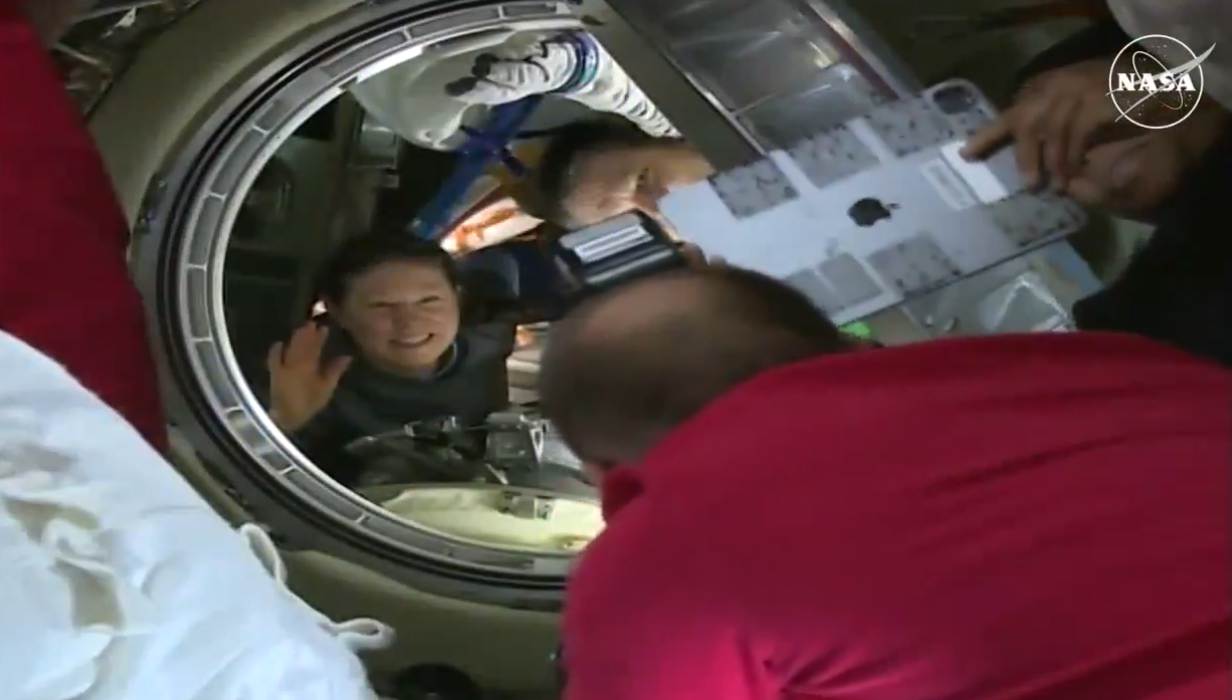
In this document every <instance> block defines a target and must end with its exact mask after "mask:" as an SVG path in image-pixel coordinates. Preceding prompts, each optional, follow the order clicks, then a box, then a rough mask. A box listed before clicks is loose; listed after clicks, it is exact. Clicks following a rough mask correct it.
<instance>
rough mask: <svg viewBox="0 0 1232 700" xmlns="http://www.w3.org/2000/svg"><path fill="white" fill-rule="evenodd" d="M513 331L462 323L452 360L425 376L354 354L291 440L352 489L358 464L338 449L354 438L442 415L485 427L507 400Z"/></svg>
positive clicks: (508, 327)
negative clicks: (384, 367) (322, 404)
mask: <svg viewBox="0 0 1232 700" xmlns="http://www.w3.org/2000/svg"><path fill="white" fill-rule="evenodd" d="M514 332H515V326H513V325H512V324H505V323H490V324H485V325H481V326H471V327H464V328H463V329H462V330H461V331H459V333H458V340H457V345H456V348H457V350H456V354H455V356H454V358H453V360H452V361H451V362H450V363H449V364H448V365H447V366H446V367H445V368H444V369H443V370H442V372H441V373H440V374H438V375H436V376H435V377H432V378H428V379H410V378H407V377H401V376H398V375H393V374H390V373H388V372H384V371H381V370H379V369H377V368H375V367H373V366H372V365H370V364H368V363H366V362H364V361H363V360H362V359H360V358H358V357H356V359H355V361H354V363H353V364H352V365H351V367H350V369H348V370H347V373H346V374H345V375H343V377H342V381H341V382H340V383H339V385H338V389H337V391H336V392H335V393H334V398H333V400H332V401H331V402H330V404H329V405H328V406H327V407H326V408H325V410H324V411H322V412H321V413H320V414H319V415H317V416H316V417H315V418H313V419H312V421H311V422H309V423H308V424H307V425H306V426H304V427H303V428H302V429H301V430H299V431H298V432H297V433H296V434H295V435H293V436H292V437H293V439H294V440H295V441H296V443H297V444H298V445H299V446H300V449H301V450H303V451H304V453H305V454H306V455H307V456H308V457H309V458H310V459H312V460H313V461H314V462H315V463H316V464H317V466H319V467H321V468H322V469H324V470H325V471H326V472H327V473H329V474H330V475H331V476H332V477H334V479H336V480H338V481H339V482H341V483H342V484H344V485H347V486H351V485H354V483H355V481H356V480H357V479H358V477H359V474H360V469H361V467H362V464H361V463H360V462H359V460H357V459H356V458H355V457H353V456H351V455H350V454H348V453H347V452H346V451H345V450H344V449H343V448H344V447H345V446H346V445H347V444H348V443H350V442H352V441H354V440H356V439H359V438H361V437H365V436H368V435H377V434H382V433H389V432H392V431H396V430H398V429H400V428H401V427H402V426H404V425H406V424H407V423H409V422H413V421H418V420H428V419H432V418H440V417H443V416H457V417H458V419H459V420H460V421H461V422H462V423H463V424H465V425H471V426H477V425H482V424H483V422H484V420H485V419H486V418H487V417H488V415H489V414H491V413H492V412H494V411H499V410H500V409H502V408H504V407H505V406H506V405H508V403H509V387H508V377H507V370H506V367H505V361H506V359H507V358H508V357H509V354H510V353H511V352H512V351H513V344H514Z"/></svg>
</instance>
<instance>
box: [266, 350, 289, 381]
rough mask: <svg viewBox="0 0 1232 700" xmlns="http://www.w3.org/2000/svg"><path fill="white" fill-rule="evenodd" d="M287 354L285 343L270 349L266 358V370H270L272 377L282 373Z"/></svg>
mask: <svg viewBox="0 0 1232 700" xmlns="http://www.w3.org/2000/svg"><path fill="white" fill-rule="evenodd" d="M285 353H286V345H285V344H284V343H274V346H273V347H271V348H270V349H269V354H268V355H266V356H265V369H267V370H269V373H270V376H273V375H275V374H278V373H279V372H281V371H282V361H283V357H284V355H285Z"/></svg>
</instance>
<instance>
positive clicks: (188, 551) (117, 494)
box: [0, 333, 392, 700]
mask: <svg viewBox="0 0 1232 700" xmlns="http://www.w3.org/2000/svg"><path fill="white" fill-rule="evenodd" d="M0 366H3V367H4V368H5V373H4V374H5V377H4V381H3V382H0V696H2V697H3V698H4V700H69V699H70V698H71V699H73V700H133V699H134V698H151V699H153V698H157V699H158V700H281V699H284V698H285V699H286V700H291V699H294V700H360V699H367V698H373V697H375V695H374V694H373V691H372V690H371V688H370V686H369V684H368V682H367V679H366V676H365V672H364V669H363V667H362V665H361V664H360V662H359V659H358V657H357V656H356V652H357V651H358V650H360V649H363V648H374V647H381V646H386V645H388V644H389V643H390V641H391V640H392V632H391V631H390V630H389V628H388V627H386V626H385V625H383V624H381V623H379V622H376V621H374V620H356V621H351V622H348V623H344V624H335V623H332V622H330V621H329V620H328V619H326V618H325V617H324V616H322V615H321V614H319V613H317V612H316V611H315V610H313V609H312V608H310V607H309V606H308V605H307V604H305V603H304V602H303V601H301V600H299V599H298V598H297V597H296V596H294V595H293V594H292V593H291V592H290V591H288V590H287V588H286V586H285V585H284V584H283V579H284V577H285V571H284V570H283V567H282V563H281V560H280V558H279V556H278V552H277V551H276V550H275V549H274V547H273V545H272V544H271V542H270V540H269V538H268V536H266V534H265V533H264V531H262V530H261V529H259V528H257V527H255V526H251V525H249V526H244V527H242V528H240V531H239V532H236V531H233V530H232V529H231V528H230V527H229V526H228V524H227V523H226V522H225V521H224V520H223V519H222V518H220V517H219V516H218V515H217V514H216V513H214V511H213V510H211V509H210V507H209V506H208V505H207V504H206V503H205V501H204V500H202V499H201V497H200V496H198V495H197V493H196V492H195V491H193V489H192V488H191V487H190V486H189V485H188V483H187V482H185V481H184V480H183V479H182V478H181V477H180V476H179V475H178V474H177V473H176V471H175V470H174V469H173V468H172V467H171V466H170V465H169V464H168V463H167V462H166V461H165V460H164V459H163V458H162V457H161V456H159V455H158V454H157V453H156V452H155V451H154V450H153V449H152V448H151V447H150V446H149V445H148V444H147V443H146V442H145V441H144V440H143V439H142V438H141V437H140V436H139V435H138V434H137V433H136V432H135V431H134V430H133V429H132V428H131V427H129V426H128V424H127V423H125V422H124V420H123V419H122V418H121V417H120V416H119V415H117V414H116V413H115V412H113V411H112V410H111V409H110V408H108V407H107V406H106V405H105V404H103V403H102V401H100V400H99V399H98V398H97V397H95V396H94V395H92V394H91V393H90V392H88V391H87V390H86V389H84V388H83V387H82V386H81V385H80V384H78V383H77V382H76V381H75V380H74V379H73V378H72V377H70V376H69V375H68V373H67V372H65V371H64V370H63V369H62V368H61V367H60V366H59V365H57V364H56V363H55V362H53V361H52V360H50V359H48V358H47V357H45V356H43V355H42V354H40V353H39V352H38V351H36V350H34V349H33V348H30V347H29V346H27V345H25V344H24V343H22V342H21V341H19V340H17V339H15V338H13V337H12V336H9V335H7V334H4V333H0Z"/></svg>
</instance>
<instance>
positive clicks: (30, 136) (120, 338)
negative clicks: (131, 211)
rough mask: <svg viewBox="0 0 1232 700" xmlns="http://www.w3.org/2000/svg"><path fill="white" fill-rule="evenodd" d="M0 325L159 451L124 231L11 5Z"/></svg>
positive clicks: (0, 146)
mask: <svg viewBox="0 0 1232 700" xmlns="http://www.w3.org/2000/svg"><path fill="white" fill-rule="evenodd" d="M0 94H3V95H4V105H3V107H0V211H3V220H2V221H3V223H2V224H0V226H3V228H2V229H0V328H3V329H4V330H5V331H7V332H9V333H11V334H13V335H14V336H16V337H18V338H20V339H21V340H23V341H25V342H26V343H29V344H30V345H32V346H34V347H35V348H37V349H38V350H40V351H42V352H43V353H45V354H47V355H48V356H50V357H52V358H53V359H55V360H56V361H58V362H60V363H61V364H63V365H64V366H65V368H66V369H67V370H68V371H69V372H70V373H71V374H72V375H73V376H74V377H76V379H77V380H78V381H80V382H81V383H82V384H83V385H84V386H85V387H86V388H87V389H89V390H90V391H92V392H94V393H95V394H97V395H98V396H99V397H100V398H102V399H103V401H105V402H106V403H107V404H109V405H110V406H111V407H112V408H114V409H115V410H116V411H118V412H119V413H120V414H121V415H122V416H123V417H124V418H125V419H127V420H128V421H129V422H130V423H132V424H133V426H134V427H136V428H137V430H139V431H140V432H141V434H142V435H144V436H145V438H146V439H147V440H149V441H150V442H151V443H152V444H154V446H155V447H157V448H159V449H164V448H165V447H166V441H167V438H166V424H165V419H164V416H163V410H162V405H161V402H160V400H159V393H158V385H157V374H156V372H155V368H154V361H153V357H152V355H151V352H150V348H149V345H148V340H147V336H146V329H145V323H144V320H145V316H144V314H145V310H144V307H143V305H142V302H141V297H140V296H139V295H138V293H137V290H136V288H135V287H134V286H133V284H132V282H131V281H130V279H129V276H128V264H127V258H126V251H127V245H128V226H127V222H126V221H125V219H124V215H123V213H122V212H121V211H120V207H119V205H118V203H117V202H116V199H115V194H114V192H113V191H112V189H111V183H110V181H109V179H108V176H107V173H106V171H105V169H104V167H103V163H102V159H101V158H100V157H99V155H98V152H97V150H96V149H95V147H94V143H93V142H92V140H91V138H90V135H89V133H88V132H87V131H86V129H85V127H84V125H83V124H82V120H81V118H80V116H79V115H78V113H77V110H76V108H75V107H74V106H73V104H72V101H71V100H70V99H69V98H68V96H67V94H66V93H65V90H64V86H63V85H62V84H61V83H60V79H59V76H58V75H57V73H56V70H55V68H54V67H53V65H52V63H51V61H50V60H49V59H48V57H47V55H46V52H45V50H44V48H43V46H42V44H41V43H40V41H39V38H38V36H37V35H36V34H35V31H34V29H33V28H32V27H31V26H30V25H29V24H28V23H26V22H25V20H24V19H23V17H22V15H21V11H20V8H19V6H18V3H16V2H14V1H13V0H0Z"/></svg>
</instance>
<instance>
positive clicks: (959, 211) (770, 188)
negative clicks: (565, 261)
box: [660, 81, 1086, 324]
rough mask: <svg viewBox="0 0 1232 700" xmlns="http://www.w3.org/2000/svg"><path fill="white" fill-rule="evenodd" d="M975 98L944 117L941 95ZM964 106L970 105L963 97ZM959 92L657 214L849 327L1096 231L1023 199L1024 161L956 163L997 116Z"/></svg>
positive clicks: (691, 191) (1076, 217)
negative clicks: (1020, 165) (1083, 231)
mask: <svg viewBox="0 0 1232 700" xmlns="http://www.w3.org/2000/svg"><path fill="white" fill-rule="evenodd" d="M956 87H957V88H958V89H959V90H965V91H968V95H967V96H966V98H965V100H966V102H963V101H961V100H960V101H959V103H960V107H964V109H962V110H955V109H954V107H953V106H952V104H953V102H954V100H953V99H950V100H949V102H950V105H951V106H949V107H948V109H949V111H950V112H951V113H949V114H947V113H946V111H945V110H943V109H942V108H941V107H940V106H939V104H938V103H940V102H942V101H941V100H939V99H934V96H935V95H937V94H938V93H939V91H943V90H948V91H949V93H948V97H949V98H953V97H954V95H955V92H954V90H955V88H956ZM960 96H961V95H960ZM991 114H992V110H991V108H989V107H988V105H987V101H986V100H984V99H983V97H982V96H980V95H979V93H978V92H977V91H976V90H975V88H974V87H973V86H971V85H970V84H969V83H965V82H962V81H950V82H947V83H943V84H942V85H939V86H936V87H934V88H931V89H930V90H928V91H926V92H925V94H924V95H923V96H921V97H919V98H915V99H911V100H904V101H901V102H897V103H894V104H890V105H886V106H883V107H880V108H878V109H877V110H875V111H874V112H872V113H870V114H867V115H865V116H863V117H860V118H858V119H853V120H852V121H850V122H848V123H846V124H844V125H842V126H840V127H838V128H836V129H832V130H829V131H827V132H824V133H821V134H818V135H817V136H814V137H813V138H811V139H808V140H806V141H804V142H802V143H799V144H797V145H796V146H794V147H792V148H791V149H789V150H787V151H777V152H775V153H772V154H771V155H770V156H769V157H768V158H767V159H765V160H762V161H760V162H758V163H754V164H752V165H749V166H746V167H743V168H738V169H735V170H732V171H728V172H725V173H721V174H718V175H715V176H714V177H712V178H710V179H709V180H708V181H707V182H704V183H699V184H697V185H692V186H689V187H683V188H679V189H675V190H673V191H672V192H671V193H670V194H669V195H668V196H667V197H666V198H665V199H664V201H663V202H661V204H660V208H661V210H662V212H663V214H664V215H665V216H666V217H667V219H668V220H669V221H670V222H671V224H672V225H673V226H674V227H675V228H676V229H677V231H678V232H679V234H680V235H681V236H682V237H683V238H686V239H688V240H690V241H693V242H694V243H697V244H698V245H699V246H700V247H701V248H702V249H703V250H705V251H706V253H707V254H708V255H711V256H716V257H721V258H724V259H726V260H727V261H729V262H730V263H732V264H734V265H739V266H741V267H747V268H750V269H754V270H758V271H761V272H765V273H767V274H770V275H772V276H774V277H777V278H779V279H783V280H786V281H787V282H789V283H790V284H792V285H793V286H794V287H796V288H797V289H799V290H800V291H802V292H804V293H805V294H807V295H808V296H809V297H810V298H811V299H812V300H813V301H814V302H815V303H816V304H817V305H818V306H819V307H821V308H822V309H824V310H825V311H826V313H827V314H829V315H830V317H831V318H832V319H833V320H834V321H835V322H836V323H840V324H841V323H847V322H850V321H853V320H857V319H859V318H862V317H865V316H868V315H870V314H873V313H876V312H878V311H881V310H882V309H885V308H888V307H891V306H894V305H896V304H899V303H901V302H903V301H906V300H908V299H911V298H913V297H916V296H919V295H921V294H925V293H927V292H931V291H933V290H935V289H937V288H939V287H941V286H944V285H946V284H950V283H952V282H955V281H957V280H960V279H963V278H965V277H969V276H971V275H974V274H976V273H978V272H980V271H981V270H984V269H986V268H988V267H991V266H993V265H996V264H998V263H1000V262H1002V261H1004V260H1007V259H1010V258H1013V257H1015V256H1018V255H1022V254H1024V253H1026V252H1028V251H1030V250H1032V249H1034V248H1037V247H1039V246H1042V245H1046V244H1048V243H1051V242H1052V241H1054V240H1057V239H1058V238H1061V237H1063V236H1065V235H1067V234H1069V233H1072V232H1074V231H1076V230H1078V229H1079V228H1081V227H1082V226H1083V225H1084V224H1085V221H1086V219H1085V215H1084V213H1083V211H1082V209H1081V208H1080V207H1079V206H1078V205H1076V204H1075V203H1073V202H1071V201H1069V200H1067V199H1064V198H1061V197H1058V196H1055V195H1052V194H1049V193H1028V192H1023V191H1022V186H1021V182H1020V181H1019V179H1018V176H1017V172H1016V167H1015V165H1014V161H1013V154H1012V153H1010V152H1008V151H1006V152H1003V153H1000V154H998V155H997V156H995V157H994V158H992V159H990V160H989V161H988V162H986V163H974V164H973V163H968V162H966V161H965V160H963V159H962V158H961V157H960V156H959V155H958V150H959V149H960V148H961V146H962V143H963V142H964V140H965V139H966V137H967V136H968V135H969V134H970V133H971V132H972V131H973V130H974V129H976V128H978V127H979V126H980V125H982V124H984V123H986V122H987V121H988V120H989V119H991Z"/></svg>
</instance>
